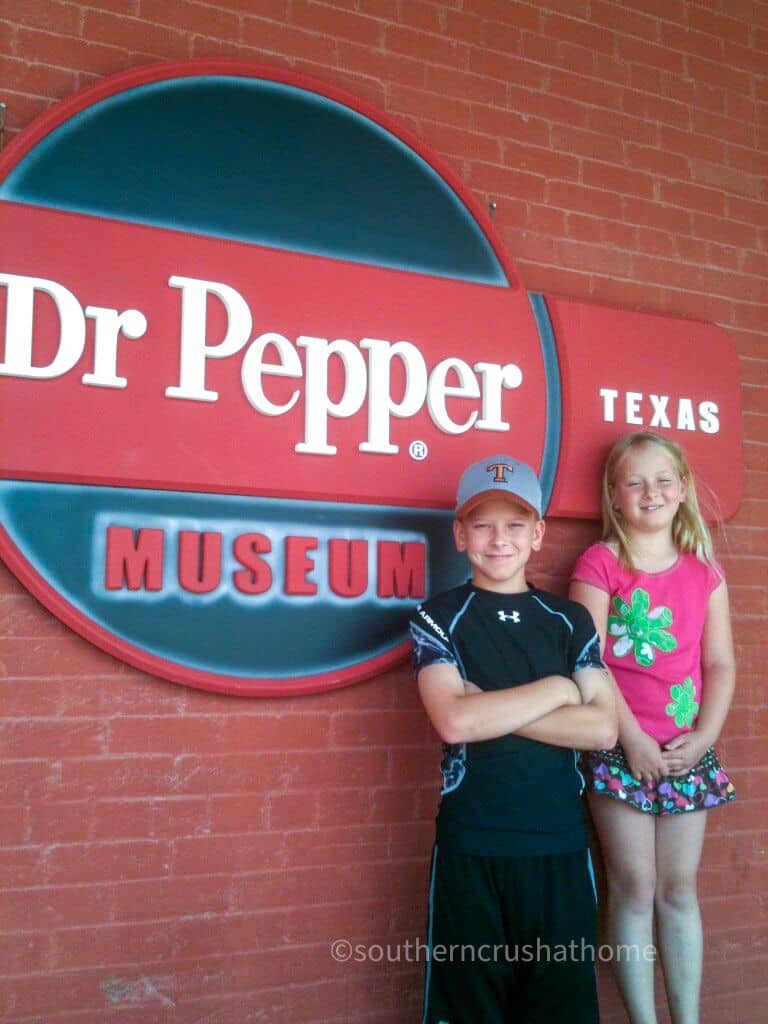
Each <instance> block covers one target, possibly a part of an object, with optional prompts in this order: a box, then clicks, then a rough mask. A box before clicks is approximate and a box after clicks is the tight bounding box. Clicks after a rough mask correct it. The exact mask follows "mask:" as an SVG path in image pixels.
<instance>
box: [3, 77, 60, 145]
mask: <svg viewBox="0 0 768 1024" xmlns="http://www.w3.org/2000/svg"><path fill="white" fill-rule="evenodd" d="M52 102H53V101H52V100H50V99H42V98H41V97H39V96H34V97H33V96H24V95H23V94H21V93H18V92H13V91H12V90H11V89H5V90H3V103H5V105H6V107H7V113H6V116H5V133H4V135H3V141H4V144H6V145H7V144H8V143H9V142H10V141H11V139H12V138H13V136H14V135H15V134H16V133H17V132H19V131H20V130H21V129H23V128H26V127H27V125H28V124H29V122H30V121H31V120H32V119H33V118H35V117H37V116H38V115H39V114H43V113H45V111H46V110H48V108H49V107H50V106H52Z"/></svg>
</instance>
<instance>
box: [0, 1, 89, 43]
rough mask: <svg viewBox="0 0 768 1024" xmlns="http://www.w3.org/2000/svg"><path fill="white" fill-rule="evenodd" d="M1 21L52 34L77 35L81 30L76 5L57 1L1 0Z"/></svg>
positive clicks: (78, 11) (78, 10)
mask: <svg viewBox="0 0 768 1024" xmlns="http://www.w3.org/2000/svg"><path fill="white" fill-rule="evenodd" d="M0 20H2V21H9V22H15V23H17V24H21V25H34V26H35V27H37V28H43V29H47V30H48V31H50V32H60V33H62V34H66V35H77V33H78V32H79V30H80V9H79V8H78V6H77V5H76V4H71V3H58V2H57V0H25V2H24V3H23V4H19V3H15V2H14V0H0Z"/></svg>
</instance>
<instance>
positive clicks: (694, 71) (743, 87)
mask: <svg viewBox="0 0 768 1024" xmlns="http://www.w3.org/2000/svg"><path fill="white" fill-rule="evenodd" d="M688 74H689V75H690V77H691V78H693V79H694V80H695V81H697V82H702V83H704V84H706V85H713V86H717V87H718V88H720V89H729V90H732V91H733V92H737V93H743V94H744V95H745V96H751V95H752V76H751V75H749V74H747V73H746V72H744V71H739V70H738V69H737V68H736V67H734V65H733V63H732V62H730V61H728V60H727V58H726V57H725V54H719V55H718V56H716V57H713V59H712V60H704V59H699V58H697V57H689V58H688Z"/></svg>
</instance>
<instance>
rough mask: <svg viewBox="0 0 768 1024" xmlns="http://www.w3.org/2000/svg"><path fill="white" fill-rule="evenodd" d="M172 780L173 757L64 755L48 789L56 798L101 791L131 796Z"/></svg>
mask: <svg viewBox="0 0 768 1024" xmlns="http://www.w3.org/2000/svg"><path fill="white" fill-rule="evenodd" d="M175 782H176V772H175V767H174V761H173V759H172V758H171V757H168V756H166V757H153V756H147V755H146V754H143V755H142V756H141V757H99V758H87V759H77V758H67V759H66V760H64V761H62V763H61V767H60V769H59V772H58V777H57V778H55V779H54V780H52V781H51V784H50V786H49V792H50V795H53V796H55V797H56V798H57V799H66V798H67V797H69V798H83V797H85V796H94V795H101V794H103V793H108V794H109V795H110V796H119V795H125V796H134V797H135V796H143V795H152V794H156V793H164V792H166V791H167V789H169V788H171V787H173V786H174V785H175Z"/></svg>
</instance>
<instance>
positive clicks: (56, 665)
mask: <svg viewBox="0 0 768 1024" xmlns="http://www.w3.org/2000/svg"><path fill="white" fill-rule="evenodd" d="M9 116H10V105H9ZM3 669H4V673H5V675H6V676H7V677H8V678H9V679H13V678H25V677H32V676H41V677H43V678H54V679H55V678H57V677H58V678H60V677H64V676H81V675H83V674H84V673H86V672H90V673H93V674H95V673H103V674H104V675H111V674H115V673H116V674H120V675H124V674H125V673H127V671H128V669H127V666H125V665H124V664H123V663H122V662H119V661H117V660H116V659H115V658H113V657H112V656H111V655H109V654H105V653H104V652H103V651H100V650H98V648H96V647H93V646H91V645H90V644H88V643H87V642H86V641H85V640H83V639H81V638H80V637H79V636H74V635H73V634H72V633H70V632H67V633H66V634H64V635H62V636H55V637H41V638H40V639H39V640H36V641H35V643H34V644H30V643H29V641H28V640H26V639H17V638H15V637H12V638H10V639H8V640H4V641H3V649H2V662H0V674H2V672H3Z"/></svg>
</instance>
